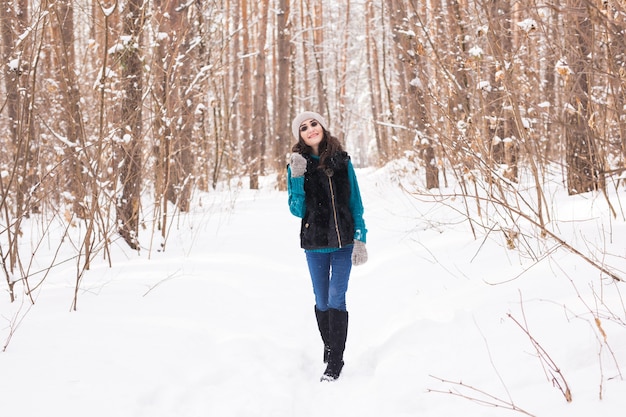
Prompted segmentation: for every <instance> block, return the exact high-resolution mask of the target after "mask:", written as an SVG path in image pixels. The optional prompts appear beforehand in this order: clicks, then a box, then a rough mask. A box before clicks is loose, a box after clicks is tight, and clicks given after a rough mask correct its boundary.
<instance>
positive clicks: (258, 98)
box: [250, 0, 269, 190]
mask: <svg viewBox="0 0 626 417" xmlns="http://www.w3.org/2000/svg"><path fill="white" fill-rule="evenodd" d="M258 6H259V9H258V18H259V20H258V29H257V45H256V46H257V51H256V53H255V56H256V58H255V64H256V65H255V68H254V98H253V106H254V109H253V111H254V114H253V116H252V129H251V132H250V138H251V141H250V157H251V159H250V161H251V162H250V188H251V189H253V190H257V189H258V188H259V175H260V174H261V173H262V172H263V158H264V155H265V143H266V140H267V134H268V132H269V129H268V127H267V120H266V117H265V116H266V111H267V84H266V78H265V42H266V40H267V21H268V13H269V0H261V1H260V2H259V3H258Z"/></svg>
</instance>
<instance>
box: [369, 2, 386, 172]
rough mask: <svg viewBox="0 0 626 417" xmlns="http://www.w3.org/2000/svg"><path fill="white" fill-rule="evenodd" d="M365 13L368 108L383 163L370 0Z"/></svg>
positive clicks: (383, 136) (373, 15)
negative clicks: (368, 89)
mask: <svg viewBox="0 0 626 417" xmlns="http://www.w3.org/2000/svg"><path fill="white" fill-rule="evenodd" d="M365 7H366V15H365V42H366V56H367V63H368V65H367V73H368V77H367V78H368V83H369V88H370V91H369V93H370V94H369V96H370V110H371V113H372V120H373V126H374V136H375V140H376V148H377V150H378V161H377V162H378V164H381V165H382V164H384V163H386V162H389V160H390V152H389V144H388V138H387V136H386V130H385V129H383V128H382V127H381V124H380V121H381V120H383V104H382V95H383V93H382V87H381V81H380V80H381V78H382V77H381V75H380V61H379V57H378V45H377V43H376V37H375V35H374V34H373V31H374V28H375V26H374V20H375V19H376V13H375V8H374V4H373V1H372V0H368V1H367V4H366V6H365Z"/></svg>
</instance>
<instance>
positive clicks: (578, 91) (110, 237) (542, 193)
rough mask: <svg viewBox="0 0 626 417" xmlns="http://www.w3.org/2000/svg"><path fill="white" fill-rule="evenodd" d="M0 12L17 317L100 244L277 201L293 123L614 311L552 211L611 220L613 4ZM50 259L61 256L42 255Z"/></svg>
mask: <svg viewBox="0 0 626 417" xmlns="http://www.w3.org/2000/svg"><path fill="white" fill-rule="evenodd" d="M0 10H1V11H0V32H1V39H0V48H1V49H0V52H1V55H0V56H1V59H0V63H1V71H0V133H1V134H0V142H1V144H0V149H1V150H0V174H1V175H0V256H1V258H2V275H3V276H4V278H3V279H2V281H3V282H4V285H0V287H4V288H3V291H2V294H0V296H2V297H4V298H6V299H7V300H5V301H8V302H10V303H16V302H22V303H23V302H25V301H26V303H27V304H35V301H36V300H35V297H34V296H33V294H34V293H35V292H36V290H37V289H38V287H39V286H40V285H42V283H44V281H45V279H46V276H47V274H48V272H42V271H51V270H53V269H54V267H57V266H59V265H62V264H64V263H65V262H70V263H71V264H72V265H73V267H72V268H73V269H72V271H73V272H72V274H73V277H72V279H73V286H74V297H73V300H74V301H73V303H72V307H71V309H72V310H76V309H77V303H78V299H79V295H80V294H81V290H80V289H81V284H82V281H83V279H84V278H85V277H86V276H87V275H88V274H89V272H90V269H91V268H92V264H93V263H94V262H98V263H102V262H105V263H106V264H108V265H110V266H114V265H115V264H116V262H118V261H120V260H121V259H118V258H116V256H115V253H117V251H116V250H114V248H113V242H116V244H119V243H123V244H124V247H125V248H126V249H127V250H128V251H130V252H137V253H140V252H141V251H144V252H148V253H152V252H153V251H157V250H158V251H163V252H166V251H167V249H166V248H168V244H169V240H168V238H169V237H170V233H172V230H174V229H176V228H177V227H178V226H179V225H178V224H177V222H179V220H178V219H180V216H184V215H185V213H191V212H193V211H194V209H195V208H196V207H197V206H198V205H201V204H202V201H205V200H203V199H200V198H198V196H200V195H204V196H210V195H212V193H215V192H216V190H218V189H220V186H221V185H222V186H223V184H229V185H228V186H232V187H239V188H241V189H246V190H258V189H259V188H262V184H263V179H264V178H267V177H268V176H273V177H275V178H276V180H275V187H274V189H275V190H276V191H284V190H285V187H286V184H285V174H286V170H285V167H286V165H287V161H288V156H289V154H290V152H291V147H292V145H293V144H294V138H293V136H292V133H291V121H292V120H293V118H294V117H295V115H296V114H298V113H299V112H300V111H303V110H312V111H316V112H318V113H320V114H322V115H323V116H324V117H325V118H326V120H328V122H329V124H330V126H331V131H332V133H333V135H335V136H337V137H338V138H339V139H340V141H341V142H342V143H343V144H344V146H345V148H346V150H347V151H348V152H349V153H350V155H351V157H352V161H353V163H354V165H355V167H356V168H357V169H383V168H384V167H388V166H390V165H392V164H396V165H395V166H399V167H401V168H398V169H396V170H395V171H393V172H391V173H390V174H389V175H388V178H387V180H390V181H391V182H392V183H394V184H395V185H397V186H398V187H400V188H402V189H404V192H406V193H408V194H411V196H412V198H415V199H416V201H422V202H423V201H429V202H431V203H432V202H435V203H438V204H443V205H445V206H447V207H450V208H452V207H455V210H456V214H457V215H459V216H460V217H461V218H462V221H463V222H464V223H465V224H467V225H468V227H469V230H471V234H472V235H473V237H474V239H476V241H478V242H481V241H483V239H485V236H488V235H491V234H493V235H495V234H498V235H499V236H502V239H503V242H504V244H503V246H504V247H505V248H504V249H503V250H509V251H519V252H521V253H524V254H525V255H528V256H529V257H533V258H535V259H541V258H543V257H544V256H549V254H550V251H551V249H546V250H545V252H542V250H538V249H537V245H538V244H537V242H538V241H550V242H552V244H555V245H557V246H558V247H560V248H565V250H566V251H567V252H568V253H570V254H571V255H573V256H574V257H576V258H577V259H580V260H582V262H583V263H585V264H586V265H588V266H589V267H590V268H591V269H592V270H593V271H595V273H597V274H599V275H600V276H601V277H602V280H604V282H609V283H612V284H613V285H616V287H613V286H609V288H610V290H609V289H607V292H609V291H610V292H611V293H613V294H618V295H617V298H618V299H620V300H621V295H619V294H620V293H619V287H617V285H619V284H621V283H622V282H623V281H624V280H626V270H624V264H623V259H624V257H626V253H624V248H623V247H621V248H619V247H617V248H615V247H611V248H610V249H609V248H608V247H609V246H610V245H607V246H606V247H605V248H604V250H602V248H600V251H594V250H593V248H589V247H588V246H591V245H587V246H586V245H585V244H584V243H583V244H580V245H575V244H573V243H572V242H571V241H570V240H569V239H568V238H567V237H566V236H565V234H564V233H563V234H562V233H561V232H562V230H560V229H559V228H558V227H554V219H553V218H552V214H553V212H554V208H555V205H556V203H555V196H556V195H557V194H560V193H561V192H562V193H563V194H565V195H566V198H571V199H574V198H577V197H580V196H581V195H582V196H591V195H592V196H594V198H593V199H592V198H591V197H589V199H588V200H587V203H588V207H589V210H591V209H593V208H594V207H596V206H597V205H605V206H606V207H607V213H608V214H607V215H606V217H604V218H603V222H602V224H603V225H613V224H615V225H617V224H620V225H621V224H623V223H624V218H625V212H624V208H623V198H624V181H626V174H625V173H626V161H625V159H626V33H625V31H626V2H625V1H624V0H511V1H508V0H505V1H502V0H343V1H328V0H259V1H252V0H0ZM399 161H401V162H399ZM522 185H523V187H522ZM620 197H621V198H620ZM585 198H586V197H585ZM560 201H562V200H560ZM457 203H459V205H457ZM459 207H460V208H459ZM418 216H419V215H418V214H417V213H416V214H415V217H416V218H417V217H418ZM494 219H497V221H494ZM52 225H61V229H62V232H61V233H58V232H55V234H54V235H53V236H52V235H51V234H49V233H48V230H49V229H51V228H52ZM431 226H433V225H431ZM56 227H57V226H55V228H56ZM435 227H436V226H433V228H435ZM33 229H34V230H37V231H38V232H37V233H33V232H29V233H25V230H29V231H30V230H33ZM55 230H56V229H55ZM603 232H605V233H606V234H605V235H604V236H605V237H606V236H607V235H611V233H610V232H609V231H606V230H603ZM33 236H37V237H36V238H35V239H34V238H33ZM33 239H34V240H33ZM67 242H71V243H70V245H71V246H72V248H73V249H74V253H73V255H72V256H71V258H70V259H65V258H63V256H61V255H59V254H60V253H62V252H63V251H61V247H63V248H65V246H64V245H66V244H67ZM64 250H65V249H64ZM43 251H46V256H45V257H44V258H43V259H47V260H46V261H45V262H47V263H42V261H41V260H38V256H39V253H40V252H43ZM599 252H602V254H601V255H598V253H599ZM50 253H51V254H52V255H51V256H49V254H50ZM63 253H64V252H63ZM2 281H0V282H2ZM581 286H584V285H583V284H581ZM594 290H595V288H594ZM43 291H45V290H43ZM592 298H593V299H594V302H592V303H591V304H594V303H595V305H596V307H597V306H598V305H600V306H602V305H604V304H603V303H604V299H603V298H602V296H601V295H600V294H596V293H595V292H594V296H593V297H592ZM24 300H25V301H24ZM590 309H591V307H590ZM607 309H608V310H609V311H610V314H608V316H607V317H608V318H607V317H605V316H602V317H601V315H596V316H595V320H596V321H595V322H596V323H597V324H598V327H597V329H596V331H597V332H598V334H604V329H603V328H602V327H601V326H600V322H601V321H602V320H605V319H606V320H608V321H611V322H612V323H613V324H616V325H617V326H618V327H619V328H620V329H621V331H622V332H623V330H624V326H625V323H626V314H625V313H624V312H625V311H626V308H624V306H623V305H621V307H619V306H618V307H617V310H618V311H617V313H616V312H615V306H613V307H611V308H607ZM620 309H622V311H621V314H620V312H619V310H620ZM601 319H602V320H601ZM8 321H11V320H8ZM15 321H16V320H15V319H13V322H12V324H11V325H10V327H14V326H15ZM3 326H4V325H3ZM9 333H11V334H12V331H9ZM604 336H605V339H604V342H606V335H604ZM9 340H10V337H9ZM622 340H623V339H622ZM2 342H3V345H2V346H3V347H4V348H5V349H6V347H7V345H8V341H5V340H4V338H3V340H2ZM600 345H601V346H606V347H607V348H606V349H608V350H609V352H611V355H610V357H611V359H609V360H608V361H607V362H611V361H612V360H614V362H615V364H616V365H617V364H618V362H619V361H618V360H617V357H618V356H619V355H618V354H614V352H613V351H612V350H611V348H610V347H608V345H605V344H604V343H603V342H600ZM622 350H623V349H622ZM603 352H606V350H603ZM546 356H547V355H546ZM618 368H619V367H618ZM556 374H558V372H556ZM620 377H621V372H620ZM620 379H621V378H620ZM555 380H559V377H558V375H557V376H556V377H555ZM553 385H554V384H553ZM557 385H558V383H557ZM563 393H564V395H565V397H566V398H567V395H568V393H567V389H563ZM568 401H569V399H568ZM512 409H513V410H514V411H518V412H519V410H518V409H516V408H514V407H512ZM524 414H528V415H530V414H529V413H524ZM172 415H174V414H172Z"/></svg>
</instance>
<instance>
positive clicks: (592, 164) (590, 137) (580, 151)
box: [565, 0, 604, 194]
mask: <svg viewBox="0 0 626 417" xmlns="http://www.w3.org/2000/svg"><path fill="white" fill-rule="evenodd" d="M567 6H568V7H567V9H566V15H565V31H566V34H567V36H566V40H567V45H566V47H567V51H566V53H567V60H568V65H569V68H570V70H571V73H568V74H567V84H566V87H567V96H566V98H567V104H566V106H567V108H566V111H565V126H566V128H565V139H566V151H565V152H566V154H565V159H566V162H567V191H568V193H569V194H579V193H585V192H587V191H592V190H598V189H602V188H604V182H603V178H602V177H601V176H600V172H601V171H602V164H601V161H600V160H599V158H598V154H597V149H596V140H595V139H596V138H595V132H594V129H593V127H594V115H593V113H594V112H593V108H592V100H591V94H592V89H593V84H592V82H593V75H592V74H593V64H592V56H593V55H592V52H593V21H592V19H591V16H590V12H589V9H588V8H589V7H591V5H590V4H589V3H588V2H587V1H586V0H568V1H567Z"/></svg>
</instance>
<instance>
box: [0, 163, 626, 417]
mask: <svg viewBox="0 0 626 417" xmlns="http://www.w3.org/2000/svg"><path fill="white" fill-rule="evenodd" d="M358 175H359V179H360V185H361V191H362V194H363V199H364V204H365V208H366V212H365V220H366V222H367V226H368V229H369V234H368V244H367V247H368V251H369V258H370V260H369V262H368V263H367V264H365V265H363V266H359V267H354V269H353V273H352V277H351V280H350V288H349V291H348V310H349V312H350V328H349V334H348V343H347V348H346V353H345V361H346V365H345V368H344V371H343V373H342V376H341V378H340V379H339V380H338V381H337V382H335V383H321V382H319V377H320V375H321V374H322V372H323V370H324V364H323V363H322V345H321V342H320V340H319V334H318V332H317V328H316V325H315V318H314V313H313V302H314V301H313V292H312V288H311V284H310V281H309V277H308V271H307V267H306V262H305V258H304V255H303V253H302V251H301V249H300V248H299V246H298V229H299V220H298V219H296V218H294V217H293V216H291V214H290V213H289V210H288V207H287V203H286V199H287V196H286V193H284V192H279V191H276V190H275V188H274V186H273V184H272V181H271V179H266V183H265V184H264V187H263V189H261V190H259V191H250V190H230V191H228V190H224V191H219V192H212V193H209V194H208V195H206V196H202V206H201V207H200V206H199V207H197V208H196V209H195V210H194V212H193V213H191V214H186V215H182V216H180V217H178V218H176V219H175V220H174V223H173V228H172V230H171V232H170V234H169V237H168V240H167V247H166V250H165V251H164V252H159V251H156V250H152V251H148V250H147V248H148V246H149V242H150V240H149V238H148V237H147V234H148V232H147V231H145V230H144V231H142V239H144V240H145V241H146V242H145V243H144V246H145V247H146V250H143V251H142V252H141V254H140V255H137V253H135V252H132V251H130V250H128V249H126V248H125V247H124V246H123V245H122V244H121V243H116V244H114V252H115V253H114V263H113V266H112V267H108V266H107V265H106V263H105V262H104V261H97V262H95V263H94V265H93V267H92V269H91V270H90V271H89V272H87V274H86V276H85V277H84V279H83V282H82V283H81V288H80V293H79V296H78V310H77V311H75V312H74V311H71V308H70V307H71V304H72V300H73V289H74V285H75V280H76V266H75V261H74V262H68V263H65V264H62V265H61V266H58V267H56V268H54V269H52V271H51V272H50V275H49V276H48V277H47V278H46V280H45V282H44V283H43V285H41V286H40V287H39V288H38V289H37V290H36V291H35V292H34V295H35V299H36V304H35V305H34V306H31V305H30V304H29V303H28V301H27V298H26V297H25V296H24V288H23V286H20V285H19V284H18V286H17V287H16V288H17V289H18V293H19V299H18V301H16V302H14V303H12V304H11V303H9V297H8V294H7V293H6V292H3V293H2V294H3V295H2V294H0V295H1V296H0V320H1V321H2V324H1V325H0V342H1V344H0V346H4V345H5V343H6V341H7V339H8V338H9V336H10V335H11V334H12V338H11V340H10V343H9V344H8V347H7V349H6V351H5V352H4V353H0V375H1V377H0V414H2V415H3V416H11V417H32V416H63V417H85V416H89V417H100V416H102V417H126V416H136V417H143V416H145V417H195V416H204V417H206V416H245V417H248V416H251V417H252V416H254V417H261V416H271V417H300V416H312V417H313V416H342V417H347V416H355V417H356V416H358V417H368V416H375V417H380V416H385V417H400V416H403V417H404V416H407V417H408V416H420V417H429V416H433V417H435V416H436V417H443V416H463V417H473V416H476V417H478V416H480V417H490V416H506V415H523V414H522V413H523V412H526V413H527V414H528V415H533V416H540V417H559V416H567V417H589V416H603V417H611V416H616V417H617V416H621V415H623V414H624V410H626V395H624V394H625V392H626V383H625V382H624V379H623V374H622V372H626V329H625V327H626V324H625V323H626V307H625V305H624V303H623V301H622V297H621V292H622V291H624V289H625V288H626V287H625V285H626V283H616V282H613V281H612V280H611V279H608V278H606V276H603V275H602V274H601V273H599V272H598V270H597V269H594V268H592V267H591V266H590V264H589V263H588V262H585V261H584V260H583V259H582V258H581V257H579V256H575V255H572V254H571V253H570V252H568V251H565V250H563V249H554V248H555V247H556V244H555V242H554V241H553V240H550V239H547V240H543V241H540V240H538V239H536V236H533V235H531V234H528V235H522V236H521V237H520V238H521V239H522V240H520V242H519V243H520V244H519V245H518V246H522V247H523V250H522V251H521V252H520V251H518V250H510V249H506V243H505V239H504V234H503V233H502V232H501V231H495V230H494V231H493V232H492V233H486V231H485V230H484V229H477V231H476V236H474V235H473V233H472V229H471V227H470V224H469V222H468V221H467V220H465V219H464V209H463V201H462V200H461V199H446V200H445V202H439V203H433V202H432V199H429V198H423V197H420V198H415V197H414V196H411V195H409V194H408V193H406V192H404V191H401V190H400V188H399V187H398V186H397V181H394V180H391V179H390V178H394V177H395V178H398V176H397V175H393V174H392V173H390V171H389V168H386V169H380V170H374V169H367V170H359V171H358ZM402 182H403V183H404V185H407V181H404V180H403V181H402ZM447 191H450V190H445V189H444V190H443V192H447ZM620 193H621V194H620V195H616V194H615V189H614V188H613V192H612V193H611V194H610V198H611V200H610V201H611V203H612V204H613V205H614V208H615V210H616V212H617V216H616V217H614V218H611V217H610V216H609V215H608V214H607V213H608V207H607V204H606V201H607V200H606V199H605V197H604V196H603V195H602V194H592V193H588V194H585V195H582V196H575V197H567V196H565V195H564V194H565V193H564V192H563V191H559V192H558V193H556V194H550V195H548V198H549V199H550V202H551V203H550V204H551V207H553V213H550V214H551V215H554V217H555V218H552V220H553V221H555V222H556V221H558V223H556V224H558V226H557V227H555V230H558V232H559V234H560V236H562V237H563V238H565V239H566V240H567V242H568V243H570V244H572V245H573V246H574V247H576V248H578V249H580V250H582V251H583V252H584V253H585V254H590V256H594V257H595V258H594V259H595V261H597V262H598V263H603V264H605V265H607V266H610V268H611V269H612V270H614V271H615V272H617V273H618V274H619V275H621V276H622V277H624V278H626V259H625V258H626V223H625V221H624V209H622V207H621V204H623V203H624V202H626V193H625V191H624V188H623V186H622V187H621V189H620ZM456 209H461V210H460V211H458V210H456ZM472 210H473V208H471V205H470V211H472ZM482 214H483V216H487V215H490V214H489V213H482ZM494 218H495V216H494ZM32 221H33V222H35V223H34V224H37V223H36V221H37V220H36V219H32ZM39 227H40V226H39ZM33 228H35V226H33ZM28 233H36V232H29V231H26V236H28ZM529 233H530V232H529ZM53 241H54V236H52V237H51V238H50V239H48V240H47V242H53ZM522 243H523V245H522ZM2 244H3V245H4V244H5V243H4V242H3V243H2ZM69 246H70V245H66V246H64V249H63V251H62V252H61V254H60V256H59V259H65V258H70V257H71V256H72V254H71V252H70V247H69ZM53 249H55V246H54V245H53V244H50V250H53ZM549 249H554V250H552V251H551V252H550V253H551V254H550V256H545V255H546V253H547V252H548V251H549ZM25 250H26V251H27V250H28V248H25ZM531 251H532V252H534V256H535V259H533V257H532V256H531V254H530V252H531ZM40 262H41V264H42V265H45V260H42V261H40ZM38 279H39V278H38V277H33V278H32V282H33V283H35V282H37V280H38ZM5 285H6V284H5ZM4 288H6V287H5V286H4ZM596 319H597V321H596ZM603 332H604V334H603ZM533 343H535V344H533ZM565 384H567V387H569V389H570V390H571V396H572V401H571V402H569V403H568V402H567V401H566V400H565V396H564V395H563V393H562V390H563V391H565V389H566V386H565ZM600 397H601V398H600ZM483 401H484V402H483ZM481 402H482V403H481ZM494 405H497V407H496V406H494ZM512 406H515V407H517V408H518V410H517V411H510V408H511V407H512Z"/></svg>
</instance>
